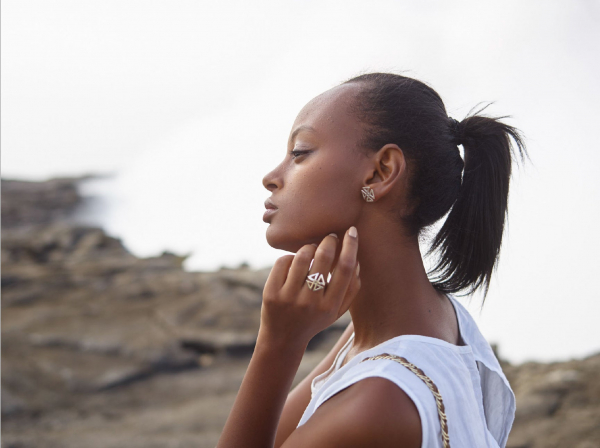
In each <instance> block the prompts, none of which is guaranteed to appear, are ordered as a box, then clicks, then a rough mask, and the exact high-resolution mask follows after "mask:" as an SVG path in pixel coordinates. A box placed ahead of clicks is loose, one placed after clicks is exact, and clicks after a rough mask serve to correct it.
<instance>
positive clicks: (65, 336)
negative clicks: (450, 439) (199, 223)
mask: <svg viewBox="0 0 600 448" xmlns="http://www.w3.org/2000/svg"><path fill="white" fill-rule="evenodd" d="M82 179H84V178H78V179H54V180H50V181H47V182H22V181H12V180H2V423H3V432H2V446H3V447H6V448H8V447H12V448H27V447H62V448H71V447H73V448H74V447H90V448H94V447H102V448H105V447H106V448H108V447H115V448H116V447H125V446H126V447H134V448H135V447H145V448H148V447H157V448H158V447H188V446H189V447H195V448H198V447H214V446H215V445H216V443H217V440H218V437H219V434H220V431H221V430H222V427H223V425H224V423H225V420H226V418H227V415H228V413H229V411H230V408H231V405H232V404H233V401H234V399H235V396H236V393H237V390H238V389H239V386H240V383H241V381H242V378H243V375H244V373H245V371H246V368H247V366H248V361H249V359H250V355H251V354H252V351H253V348H254V344H255V340H256V335H257V331H258V325H259V322H260V306H261V300H262V289H263V286H264V284H265V282H266V279H267V277H268V274H269V271H270V269H263V270H252V269H249V268H248V267H247V266H245V265H241V266H240V267H239V268H237V269H225V268H223V269H221V270H219V271H217V272H186V271H185V270H184V269H183V268H182V263H183V261H184V260H185V257H183V256H178V255H175V254H172V253H168V252H165V253H163V254H161V255H160V256H157V257H150V258H143V259H141V258H137V257H135V256H133V255H131V254H130V253H129V252H128V251H127V250H126V249H125V248H124V246H123V245H122V244H121V242H120V241H119V240H118V239H116V238H113V237H110V236H108V235H106V233H105V232H104V231H103V230H102V229H100V228H95V227H90V226H86V225H81V224H78V223H77V222H74V221H73V220H72V216H73V214H74V212H75V211H76V210H77V208H78V207H81V205H82V203H83V199H82V198H81V197H80V196H79V194H78V189H77V183H78V182H80V181H81V180H82ZM348 323H349V314H348V313H347V314H346V315H344V316H342V317H341V318H340V319H339V320H338V321H337V322H336V323H335V324H334V325H332V326H331V327H330V328H328V329H327V330H325V331H323V332H322V333H320V334H319V335H317V336H316V337H315V338H314V339H313V341H311V343H310V344H309V347H308V350H307V352H306V353H305V355H304V358H303V360H302V363H301V365H300V368H299V370H298V373H297V375H296V378H295V379H294V382H293V385H296V384H297V383H298V382H299V381H300V380H301V379H302V378H304V377H305V376H306V375H307V374H308V373H309V372H310V371H311V370H312V369H313V368H314V367H315V366H316V365H317V364H318V363H319V362H320V361H321V359H322V358H323V357H324V356H325V354H326V353H327V352H328V351H329V350H330V348H331V347H332V346H333V344H334V343H335V341H337V339H338V338H339V336H340V334H341V332H342V331H343V329H345V328H346V326H347V325H348ZM502 364H503V368H504V369H505V372H506V374H507V376H508V377H509V380H510V381H511V384H512V385H513V388H514V390H515V393H516V395H517V419H516V422H515V425H514V427H513V431H512V432H511V436H510V439H509V444H508V446H509V447H512V448H517V447H520V448H525V447H532V448H534V447H562V446H565V447H566V446H568V447H579V448H587V447H592V446H600V425H599V424H598V423H599V422H600V382H599V381H598V380H599V379H600V354H598V355H595V356H591V357H588V358H586V359H582V360H573V361H569V362H566V363H553V364H538V363H526V364H522V365H518V366H513V365H510V364H508V363H506V362H504V361H502Z"/></svg>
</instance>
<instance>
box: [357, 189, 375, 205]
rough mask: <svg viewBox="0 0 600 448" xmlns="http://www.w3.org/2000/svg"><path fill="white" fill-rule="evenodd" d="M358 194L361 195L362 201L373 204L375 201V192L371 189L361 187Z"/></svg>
mask: <svg viewBox="0 0 600 448" xmlns="http://www.w3.org/2000/svg"><path fill="white" fill-rule="evenodd" d="M360 192H361V193H362V196H363V199H364V200H365V201H367V202H373V201H374V200H375V192H374V191H373V189H372V188H369V187H362V188H361V190H360Z"/></svg>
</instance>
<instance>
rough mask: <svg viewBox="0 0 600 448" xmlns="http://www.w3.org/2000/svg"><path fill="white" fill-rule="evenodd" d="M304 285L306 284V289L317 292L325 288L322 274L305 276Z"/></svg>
mask: <svg viewBox="0 0 600 448" xmlns="http://www.w3.org/2000/svg"><path fill="white" fill-rule="evenodd" d="M306 283H308V289H311V290H313V291H318V290H319V289H323V288H325V279H324V278H323V274H319V273H318V272H315V273H314V274H311V275H307V276H306Z"/></svg>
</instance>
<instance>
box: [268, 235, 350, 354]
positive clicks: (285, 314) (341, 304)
mask: <svg viewBox="0 0 600 448" xmlns="http://www.w3.org/2000/svg"><path fill="white" fill-rule="evenodd" d="M351 229H352V227H351ZM349 230H350V229H349ZM341 243H342V248H341V253H340V256H339V258H338V260H337V264H336V265H335V266H333V263H334V260H335V255H336V251H337V246H338V244H340V242H338V238H337V237H335V236H331V235H327V236H326V237H325V238H324V239H323V240H322V241H321V244H320V245H319V246H318V247H315V245H313V244H307V245H305V246H302V247H301V248H300V249H299V250H298V251H297V252H296V254H295V255H284V256H283V257H280V258H278V259H277V260H276V261H275V264H274V266H273V269H272V270H271V273H270V274H269V277H268V278H267V282H266V284H265V287H264V290H263V303H262V308H261V322H260V330H259V337H260V338H267V339H268V340H269V341H271V342H276V343H277V344H284V345H287V344H303V345H307V344H308V342H310V340H311V339H312V338H313V337H314V336H315V335H316V334H317V333H319V332H320V331H322V330H324V329H325V328H327V327H328V326H330V325H331V324H332V323H334V322H335V321H336V320H337V319H339V318H340V316H342V314H344V313H345V312H346V311H347V310H348V308H350V304H351V303H352V300H353V299H354V297H355V296H356V294H357V292H358V290H359V288H360V278H359V276H358V270H357V267H358V266H357V265H358V262H357V252H358V235H357V236H356V237H352V236H350V235H349V232H348V231H347V232H346V233H345V235H344V239H343V241H342V242H341ZM313 258H314V262H313V264H312V266H311V265H310V263H311V261H312V260H313ZM290 265H291V266H290ZM331 270H333V273H332V274H331V280H330V282H329V283H328V284H326V286H325V287H324V288H322V289H319V290H317V291H313V290H311V289H309V287H308V284H307V283H306V279H307V276H308V275H311V274H314V273H317V272H318V273H320V274H323V279H324V280H325V282H326V283H327V277H328V274H329V272H330V271H331Z"/></svg>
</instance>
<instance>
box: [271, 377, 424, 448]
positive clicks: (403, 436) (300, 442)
mask: <svg viewBox="0 0 600 448" xmlns="http://www.w3.org/2000/svg"><path fill="white" fill-rule="evenodd" d="M421 438H422V434H421V418H420V417H419V411H418V410H417V408H416V406H415V404H414V403H413V401H412V400H411V398H410V397H409V396H408V395H407V394H406V393H405V392H404V391H403V390H402V389H401V388H400V387H398V386H397V385H396V384H395V383H393V382H392V381H390V380H388V379H386V378H382V377H369V378H365V379H363V380H360V381H357V382H356V383H354V384H352V385H351V386H349V387H347V388H346V389H343V390H341V391H340V392H338V393H337V394H335V395H334V396H332V397H331V398H329V399H328V400H327V401H325V402H324V403H323V404H322V405H321V406H319V407H318V408H317V410H316V411H315V413H314V414H313V415H312V416H311V418H310V419H309V420H308V421H307V422H306V423H305V424H304V425H302V426H301V427H299V428H297V429H296V430H294V431H293V432H292V434H291V435H290V437H289V438H288V439H287V440H286V441H285V443H284V444H283V445H282V448H296V447H306V446H310V447H314V448H333V447H349V448H351V447H364V446H369V447H381V448H385V447H398V446H402V447H405V448H420V447H421Z"/></svg>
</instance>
